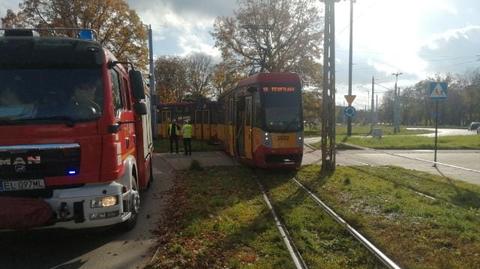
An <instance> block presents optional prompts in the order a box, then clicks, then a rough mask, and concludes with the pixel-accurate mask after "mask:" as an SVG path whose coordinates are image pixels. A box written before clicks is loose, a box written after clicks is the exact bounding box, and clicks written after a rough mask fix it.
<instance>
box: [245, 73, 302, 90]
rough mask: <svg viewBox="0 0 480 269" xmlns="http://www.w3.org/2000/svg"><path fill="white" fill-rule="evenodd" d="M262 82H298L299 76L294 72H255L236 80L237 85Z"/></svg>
mask: <svg viewBox="0 0 480 269" xmlns="http://www.w3.org/2000/svg"><path fill="white" fill-rule="evenodd" d="M263 83H298V84H300V77H299V76H298V74H296V73H257V74H255V75H252V76H250V77H248V78H246V79H243V80H241V81H239V82H238V84H237V87H242V86H247V85H253V84H263Z"/></svg>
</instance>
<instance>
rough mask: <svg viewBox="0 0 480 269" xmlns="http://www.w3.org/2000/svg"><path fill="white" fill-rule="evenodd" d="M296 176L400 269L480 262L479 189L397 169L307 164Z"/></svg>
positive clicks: (460, 265) (449, 180) (465, 265)
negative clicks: (328, 169)
mask: <svg viewBox="0 0 480 269" xmlns="http://www.w3.org/2000/svg"><path fill="white" fill-rule="evenodd" d="M298 178H299V180H300V181H301V182H303V183H304V184H306V185H307V186H309V188H310V189H312V190H313V191H314V192H316V193H317V194H318V195H319V197H321V198H322V199H323V200H325V201H326V202H327V203H328V204H329V205H331V206H332V207H334V208H335V210H336V211H337V212H338V213H340V215H342V216H343V217H344V218H345V219H347V221H349V222H350V223H351V224H353V226H354V227H356V228H358V229H360V230H361V232H363V233H364V234H365V235H366V236H367V237H368V238H369V239H371V240H372V241H373V242H374V243H375V244H376V245H377V246H378V247H380V249H382V250H384V251H385V252H386V254H387V255H389V256H390V257H391V258H392V259H393V260H395V261H396V262H397V263H399V265H401V266H402V267H404V268H478V264H480V255H479V253H480V225H479V224H480V187H479V186H476V185H471V184H467V183H463V182H457V181H453V180H451V179H448V178H443V177H438V176H433V175H431V174H427V173H421V172H416V171H411V170H406V169H402V168H396V167H368V168H367V167H337V171H336V172H335V173H334V174H333V175H331V176H327V177H322V176H320V167H319V166H307V167H304V168H302V170H301V171H299V173H298ZM432 198H433V199H432Z"/></svg>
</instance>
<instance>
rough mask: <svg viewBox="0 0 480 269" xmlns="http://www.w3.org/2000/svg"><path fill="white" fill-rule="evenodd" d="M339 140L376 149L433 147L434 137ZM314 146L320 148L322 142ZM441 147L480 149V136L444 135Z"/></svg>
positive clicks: (408, 136) (439, 139) (405, 136)
mask: <svg viewBox="0 0 480 269" xmlns="http://www.w3.org/2000/svg"><path fill="white" fill-rule="evenodd" d="M337 141H338V142H346V143H349V144H354V145H359V146H363V147H368V148H375V149H433V146H434V139H433V138H431V137H422V136H411V135H396V136H384V137H383V138H381V139H377V138H370V137H369V138H367V137H346V136H345V137H341V136H340V137H339V136H337ZM313 146H315V147H317V148H319V147H320V143H317V144H314V145H313ZM438 148H439V149H480V136H478V135H477V136H475V135H471V136H444V137H439V138H438Z"/></svg>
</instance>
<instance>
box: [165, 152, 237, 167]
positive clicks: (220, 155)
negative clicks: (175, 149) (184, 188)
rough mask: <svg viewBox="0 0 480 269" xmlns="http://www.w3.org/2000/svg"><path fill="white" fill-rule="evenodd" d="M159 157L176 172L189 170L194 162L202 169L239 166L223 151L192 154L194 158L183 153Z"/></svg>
mask: <svg viewBox="0 0 480 269" xmlns="http://www.w3.org/2000/svg"><path fill="white" fill-rule="evenodd" d="M158 155H159V157H160V158H161V159H162V160H163V161H165V162H167V163H168V164H169V165H170V166H171V167H172V168H173V169H175V170H187V169H188V168H189V167H190V164H191V162H192V160H197V161H198V162H200V165H201V166H202V167H212V166H235V165H239V164H238V162H236V161H235V160H234V159H233V158H232V157H230V156H228V155H227V154H225V153H224V152H222V151H209V152H192V156H185V155H184V154H183V153H179V154H175V153H160V154H158Z"/></svg>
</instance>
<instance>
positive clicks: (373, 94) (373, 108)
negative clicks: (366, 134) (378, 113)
mask: <svg viewBox="0 0 480 269" xmlns="http://www.w3.org/2000/svg"><path fill="white" fill-rule="evenodd" d="M374 97H375V77H374V76H372V110H371V112H372V115H371V117H372V127H371V128H370V133H373V128H374V127H375V110H376V109H375V98H374Z"/></svg>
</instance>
